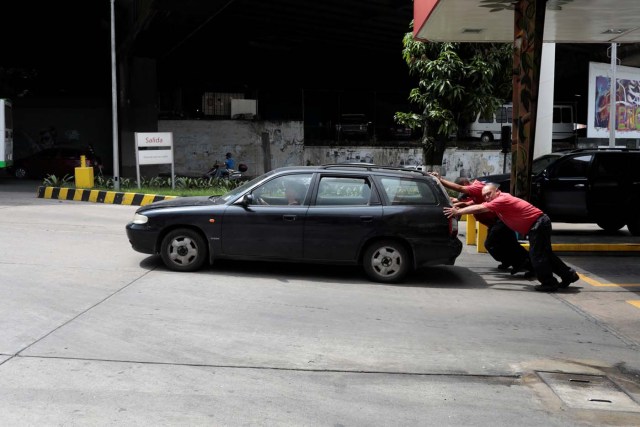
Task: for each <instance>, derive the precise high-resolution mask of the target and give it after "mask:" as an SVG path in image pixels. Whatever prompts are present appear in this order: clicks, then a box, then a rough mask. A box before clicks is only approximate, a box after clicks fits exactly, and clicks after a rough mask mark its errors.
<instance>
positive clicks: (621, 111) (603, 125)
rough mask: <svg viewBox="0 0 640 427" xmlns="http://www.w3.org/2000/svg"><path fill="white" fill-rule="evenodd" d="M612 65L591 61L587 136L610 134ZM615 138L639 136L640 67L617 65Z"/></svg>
mask: <svg viewBox="0 0 640 427" xmlns="http://www.w3.org/2000/svg"><path fill="white" fill-rule="evenodd" d="M611 74H612V70H611V65H610V64H601V63H597V62H590V63H589V108H588V116H587V137H589V138H608V137H609V117H610V115H609V110H610V107H611V98H610V96H611V94H610V92H611V90H610V88H611V84H610V83H611ZM615 100H616V101H615V130H616V132H615V136H616V138H640V68H634V67H624V66H620V65H618V66H617V67H616V98H615Z"/></svg>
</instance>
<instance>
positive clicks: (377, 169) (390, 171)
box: [272, 163, 431, 177]
mask: <svg viewBox="0 0 640 427" xmlns="http://www.w3.org/2000/svg"><path fill="white" fill-rule="evenodd" d="M329 170H335V171H342V172H352V173H357V172H362V171H367V172H371V173H374V174H386V175H397V176H404V177H420V176H431V175H429V174H428V173H427V172H423V171H420V170H416V169H410V168H403V167H396V166H381V165H376V164H373V163H327V164H323V165H316V166H283V167H280V168H277V169H274V170H272V173H277V172H286V171H300V172H323V171H329Z"/></svg>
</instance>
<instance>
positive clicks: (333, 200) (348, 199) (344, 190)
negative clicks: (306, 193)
mask: <svg viewBox="0 0 640 427" xmlns="http://www.w3.org/2000/svg"><path fill="white" fill-rule="evenodd" d="M370 199H371V183H370V182H369V179H368V178H366V177H336V176H322V177H320V183H319V185H318V196H317V197H316V205H320V206H331V205H339V206H365V205H368V204H369V201H370Z"/></svg>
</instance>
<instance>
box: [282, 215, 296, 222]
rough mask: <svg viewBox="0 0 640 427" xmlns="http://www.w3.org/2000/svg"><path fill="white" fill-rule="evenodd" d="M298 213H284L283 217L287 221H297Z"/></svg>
mask: <svg viewBox="0 0 640 427" xmlns="http://www.w3.org/2000/svg"><path fill="white" fill-rule="evenodd" d="M296 217H297V215H282V219H284V220H285V221H295V220H296Z"/></svg>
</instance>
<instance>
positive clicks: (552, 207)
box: [534, 153, 593, 221]
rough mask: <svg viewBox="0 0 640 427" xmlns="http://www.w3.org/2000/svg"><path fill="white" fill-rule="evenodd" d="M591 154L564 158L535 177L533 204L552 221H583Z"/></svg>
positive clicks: (586, 214)
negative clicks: (534, 198) (534, 199)
mask: <svg viewBox="0 0 640 427" xmlns="http://www.w3.org/2000/svg"><path fill="white" fill-rule="evenodd" d="M592 160H593V154H586V153H585V154H577V155H575V156H565V157H563V158H561V159H559V160H558V161H557V162H555V163H554V164H553V165H552V166H550V167H549V168H548V169H547V171H546V172H545V173H543V174H542V175H541V176H539V177H536V181H535V182H534V191H535V192H536V202H535V203H534V204H536V205H538V207H540V208H541V209H542V210H543V211H544V212H545V213H546V214H547V215H549V217H550V218H551V219H552V220H553V221H563V220H586V219H587V217H588V210H587V190H588V186H589V180H588V171H589V167H590V164H591V161H592Z"/></svg>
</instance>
